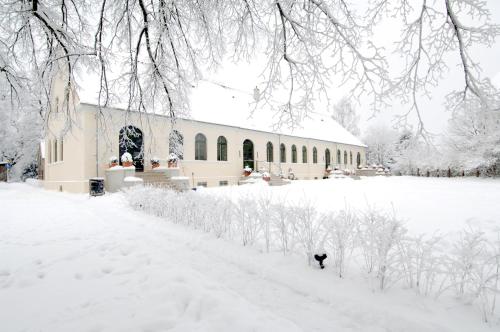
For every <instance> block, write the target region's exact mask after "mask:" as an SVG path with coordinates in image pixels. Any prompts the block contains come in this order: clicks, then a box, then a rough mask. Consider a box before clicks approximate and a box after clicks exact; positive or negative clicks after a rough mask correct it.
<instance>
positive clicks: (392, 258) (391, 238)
mask: <svg viewBox="0 0 500 332" xmlns="http://www.w3.org/2000/svg"><path fill="white" fill-rule="evenodd" d="M405 233H406V228H405V227H404V226H403V224H402V222H401V221H400V220H398V219H397V218H396V216H395V215H394V213H391V214H389V213H385V212H382V211H379V210H377V209H375V208H373V207H368V209H367V210H366V211H364V212H363V213H362V216H361V220H360V223H359V226H358V240H359V243H360V246H361V250H362V252H363V256H364V261H365V267H366V269H367V272H369V273H371V272H372V271H373V270H374V269H376V272H377V278H378V282H379V289H380V290H384V289H386V288H387V287H388V285H389V283H390V282H394V281H396V280H398V278H399V277H400V275H401V270H400V269H399V267H400V264H399V263H400V262H399V257H398V250H397V249H398V244H399V243H400V241H401V240H402V238H403V235H404V234H405Z"/></svg>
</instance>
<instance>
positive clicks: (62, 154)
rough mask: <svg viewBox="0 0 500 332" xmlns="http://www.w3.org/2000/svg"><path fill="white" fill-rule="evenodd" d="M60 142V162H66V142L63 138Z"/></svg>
mask: <svg viewBox="0 0 500 332" xmlns="http://www.w3.org/2000/svg"><path fill="white" fill-rule="evenodd" d="M59 142H61V146H60V148H59V150H61V158H60V160H61V161H64V140H63V139H62V137H61V140H60V141H59Z"/></svg>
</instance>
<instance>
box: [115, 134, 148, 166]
mask: <svg viewBox="0 0 500 332" xmlns="http://www.w3.org/2000/svg"><path fill="white" fill-rule="evenodd" d="M125 152H128V153H130V154H131V155H132V160H133V163H134V166H135V170H136V171H138V172H142V171H144V140H143V136H142V131H141V130H140V129H139V128H137V127H134V126H126V127H123V128H122V129H121V130H120V135H119V154H120V156H119V157H118V159H119V160H120V165H121V163H122V161H121V157H122V156H123V154H124V153H125Z"/></svg>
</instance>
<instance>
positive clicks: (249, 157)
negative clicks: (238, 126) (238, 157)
mask: <svg viewBox="0 0 500 332" xmlns="http://www.w3.org/2000/svg"><path fill="white" fill-rule="evenodd" d="M247 166H248V167H250V168H251V169H252V170H255V168H254V167H255V160H254V155H253V142H252V141H251V140H249V139H246V140H244V141H243V167H247Z"/></svg>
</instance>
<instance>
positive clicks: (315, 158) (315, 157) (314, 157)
mask: <svg viewBox="0 0 500 332" xmlns="http://www.w3.org/2000/svg"><path fill="white" fill-rule="evenodd" d="M317 163H318V149H316V147H313V164H317Z"/></svg>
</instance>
